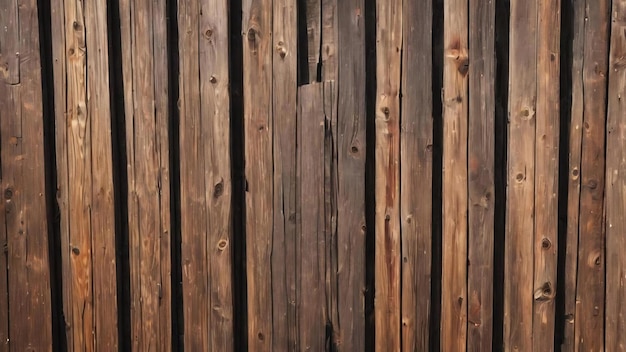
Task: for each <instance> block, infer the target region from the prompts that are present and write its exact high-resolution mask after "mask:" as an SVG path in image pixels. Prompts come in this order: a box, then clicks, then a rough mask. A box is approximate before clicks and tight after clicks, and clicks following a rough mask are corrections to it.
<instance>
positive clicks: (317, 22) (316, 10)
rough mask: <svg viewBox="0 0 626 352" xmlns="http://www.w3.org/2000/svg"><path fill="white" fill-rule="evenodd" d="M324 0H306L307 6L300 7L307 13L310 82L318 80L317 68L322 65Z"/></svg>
mask: <svg viewBox="0 0 626 352" xmlns="http://www.w3.org/2000/svg"><path fill="white" fill-rule="evenodd" d="M321 2H322V0H306V8H305V9H300V11H305V13H306V34H307V50H308V57H307V63H308V66H309V67H308V71H309V72H308V75H309V80H308V82H309V83H311V82H316V81H318V77H317V76H318V75H317V69H318V66H319V65H321V62H320V61H321V52H320V49H321V48H322V13H321V11H322V3H321Z"/></svg>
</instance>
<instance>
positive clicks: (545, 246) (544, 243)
mask: <svg viewBox="0 0 626 352" xmlns="http://www.w3.org/2000/svg"><path fill="white" fill-rule="evenodd" d="M550 247H552V242H550V240H549V239H547V238H544V239H543V240H542V241H541V248H543V249H550Z"/></svg>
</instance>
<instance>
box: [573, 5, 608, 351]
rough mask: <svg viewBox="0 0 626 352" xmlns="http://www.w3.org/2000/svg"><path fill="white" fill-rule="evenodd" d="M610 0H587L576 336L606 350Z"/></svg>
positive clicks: (580, 344) (580, 343)
mask: <svg viewBox="0 0 626 352" xmlns="http://www.w3.org/2000/svg"><path fill="white" fill-rule="evenodd" d="M609 13H610V2H609V1H606V0H602V1H595V2H587V5H586V11H585V16H586V17H585V34H584V35H585V38H584V42H585V47H584V49H583V50H584V52H583V55H584V56H583V66H582V84H583V92H584V94H585V96H583V104H584V105H583V121H582V122H583V123H582V126H581V133H582V149H581V166H580V205H579V209H580V215H579V216H580V217H579V225H578V238H579V246H578V284H577V290H576V314H575V317H576V318H575V319H576V325H575V342H574V344H575V345H576V347H577V348H578V349H579V350H583V351H602V350H604V334H603V331H602V330H603V327H604V288H605V286H604V270H605V269H604V268H605V266H604V257H605V255H604V253H605V249H604V242H605V230H604V225H603V221H604V197H603V196H604V165H605V158H604V152H605V128H606V98H607V91H606V86H607V74H608V53H609V49H608V40H609V33H608V30H609ZM609 350H610V349H609Z"/></svg>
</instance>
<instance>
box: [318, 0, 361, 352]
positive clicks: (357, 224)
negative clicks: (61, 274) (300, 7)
mask: <svg viewBox="0 0 626 352" xmlns="http://www.w3.org/2000/svg"><path fill="white" fill-rule="evenodd" d="M364 6H365V3H364V1H363V0H341V1H337V8H336V9H337V10H336V11H337V12H336V13H337V15H336V17H337V32H338V33H337V81H336V84H335V85H334V88H333V89H332V90H330V89H325V90H324V92H325V96H326V98H325V103H326V104H328V102H331V103H330V104H331V106H330V107H328V106H327V109H326V116H327V118H328V117H330V116H332V118H331V119H332V120H333V121H336V122H335V123H336V127H335V126H334V125H331V126H332V132H331V133H332V139H333V145H334V146H335V148H336V151H335V153H336V156H335V158H336V164H335V165H334V166H333V170H335V172H336V174H335V175H334V176H333V178H334V179H335V182H336V188H334V189H335V190H336V192H335V196H334V197H335V204H336V208H334V212H335V213H336V217H335V222H334V223H333V224H334V225H333V227H334V228H335V231H336V242H337V244H336V248H337V253H336V260H337V264H336V280H333V283H334V285H335V286H336V287H337V297H336V300H337V302H339V303H338V308H337V310H338V318H336V319H333V320H332V321H331V322H332V325H333V326H332V328H333V336H334V337H333V340H334V341H335V342H336V344H338V349H339V350H340V351H363V350H364V349H365V297H364V294H365V234H366V230H367V229H366V227H365V226H366V225H365V148H366V142H365V126H366V111H365V84H366V79H365V19H364V15H365V8H364ZM339 19H341V20H339ZM325 42H326V41H325ZM327 67H328V66H327ZM327 72H328V71H327ZM328 75H330V73H329V74H328ZM328 94H332V96H333V97H334V98H333V99H331V98H329V97H327V96H328ZM328 110H330V112H329V111H328ZM331 114H332V115H331Z"/></svg>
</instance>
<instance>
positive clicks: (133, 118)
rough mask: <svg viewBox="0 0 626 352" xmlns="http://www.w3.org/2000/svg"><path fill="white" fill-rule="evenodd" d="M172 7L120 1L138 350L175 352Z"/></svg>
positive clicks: (134, 330) (133, 308)
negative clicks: (170, 131) (170, 110)
mask: <svg viewBox="0 0 626 352" xmlns="http://www.w3.org/2000/svg"><path fill="white" fill-rule="evenodd" d="M165 7H166V4H165V1H159V2H138V1H133V0H123V1H120V22H121V32H122V54H123V57H122V66H123V76H124V100H125V101H124V106H125V109H126V111H125V113H126V151H127V156H126V157H127V168H128V171H127V174H128V221H129V224H128V226H129V247H130V250H129V252H130V275H131V288H130V291H131V337H132V347H133V349H134V350H160V351H167V350H170V349H171V346H172V340H171V330H172V329H171V304H170V301H171V289H170V282H171V280H170V274H169V273H170V271H171V269H170V256H171V253H170V251H171V248H170V233H171V231H170V230H171V227H170V191H169V185H170V182H169V177H170V176H169V140H168V123H169V122H168V111H167V109H168V100H167V99H168V87H167V33H166V29H167V25H166V18H165V16H166V14H165V10H166V8H165Z"/></svg>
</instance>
